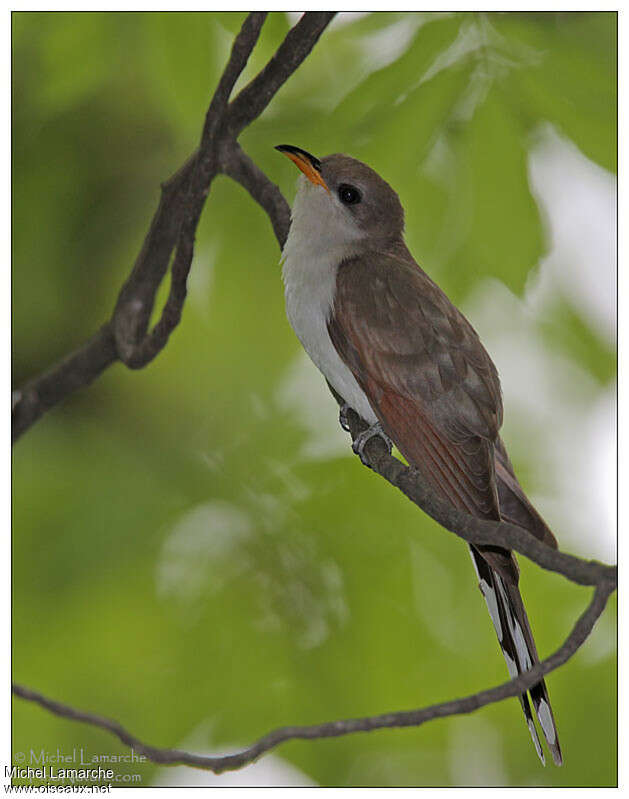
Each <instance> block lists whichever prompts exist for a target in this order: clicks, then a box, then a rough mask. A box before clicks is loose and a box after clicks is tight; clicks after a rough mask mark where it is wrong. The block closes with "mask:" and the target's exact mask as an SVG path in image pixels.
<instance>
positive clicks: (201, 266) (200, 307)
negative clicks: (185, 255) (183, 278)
mask: <svg viewBox="0 0 629 799" xmlns="http://www.w3.org/2000/svg"><path fill="white" fill-rule="evenodd" d="M217 251H218V244H217V242H213V243H212V242H209V243H208V244H207V245H206V246H205V247H203V249H202V250H199V251H198V252H196V251H195V254H194V257H193V260H192V267H191V268H190V274H189V275H188V299H189V301H190V302H191V303H192V305H194V306H195V309H196V310H197V311H199V312H200V313H201V314H204V315H205V317H206V318H209V313H210V303H211V297H212V289H213V287H214V270H215V266H216V255H217Z"/></svg>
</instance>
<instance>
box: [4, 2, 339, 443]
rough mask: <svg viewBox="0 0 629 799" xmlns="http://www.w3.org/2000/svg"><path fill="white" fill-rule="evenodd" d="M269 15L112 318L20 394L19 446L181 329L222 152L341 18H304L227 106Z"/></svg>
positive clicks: (226, 76) (239, 60)
mask: <svg viewBox="0 0 629 799" xmlns="http://www.w3.org/2000/svg"><path fill="white" fill-rule="evenodd" d="M265 16H266V13H264V12H253V13H251V14H249V15H248V16H247V18H246V19H245V22H244V23H243V25H242V28H241V30H240V32H239V33H238V35H237V37H236V39H235V40H234V44H233V46H232V50H231V54H230V57H229V60H228V63H227V65H226V67H225V69H224V71H223V74H222V76H221V79H220V80H219V84H218V87H217V89H216V91H215V92H214V95H213V97H212V101H211V103H210V106H209V108H208V112H207V114H206V117H205V123H204V127H203V134H202V136H201V145H200V147H199V150H197V151H196V152H195V153H194V154H193V155H192V156H191V157H190V158H189V159H188V160H187V161H186V163H185V164H184V165H183V166H182V167H181V168H180V169H179V170H178V171H177V172H176V173H175V174H174V175H173V176H172V177H171V178H170V179H169V180H168V181H166V182H165V183H164V184H163V185H162V195H161V198H160V201H159V205H158V207H157V210H156V212H155V214H154V216H153V219H152V221H151V225H150V228H149V231H148V233H147V235H146V237H145V239H144V243H143V245H142V249H141V250H140V253H139V255H138V257H137V259H136V262H135V264H134V266H133V269H132V271H131V274H130V275H129V277H128V279H127V280H126V282H125V283H124V285H123V286H122V289H121V290H120V294H119V296H118V299H117V301H116V305H115V308H114V311H113V313H112V317H111V319H110V320H109V321H108V322H106V323H105V324H104V325H103V326H102V327H101V329H100V330H99V332H98V333H97V334H96V335H95V336H94V337H93V338H91V339H90V340H89V341H88V342H86V343H85V344H84V345H83V346H81V347H80V348H79V349H77V350H76V351H75V352H74V353H72V354H70V355H68V356H67V357H66V358H64V359H63V360H62V361H60V362H59V363H57V364H55V365H54V366H53V367H52V368H51V369H49V370H48V371H47V372H46V373H45V374H43V375H40V376H38V377H35V378H33V379H32V380H30V381H29V382H28V383H27V384H26V385H25V386H23V387H22V388H21V389H18V390H17V391H15V392H14V395H13V396H14V401H13V409H12V439H13V441H16V440H17V439H18V438H19V437H20V436H21V435H22V433H24V432H25V431H26V430H28V428H29V427H30V426H31V425H32V424H34V422H36V421H37V420H38V419H39V418H40V417H41V416H42V415H43V414H44V413H45V412H46V411H48V410H50V409H51V408H52V407H54V406H55V405H56V404H57V403H59V402H61V401H62V400H64V399H65V398H66V397H67V396H68V395H69V394H71V393H73V392H74V391H76V390H77V389H79V388H81V387H83V386H86V385H88V384H89V383H91V382H92V381H93V380H94V379H95V378H96V377H98V375H99V374H101V373H102V372H103V371H104V370H105V369H106V368H107V367H108V366H110V365H111V364H112V363H114V362H115V361H117V360H120V361H122V362H123V363H124V364H125V365H126V366H128V367H129V368H134V369H137V368H140V367H142V366H145V365H146V364H147V363H149V362H150V361H151V360H152V359H153V358H154V357H155V356H156V355H157V354H158V353H159V352H160V351H161V350H162V349H163V347H164V345H165V344H166V342H167V341H168V337H169V336H170V334H171V332H172V331H173V330H174V328H175V327H176V326H177V324H178V323H179V320H180V318H181V313H182V309H183V303H184V301H185V297H186V282H187V276H188V272H189V270H190V264H191V261H192V254H193V249H194V236H195V233H196V228H197V225H198V221H199V218H200V215H201V211H202V210H203V205H204V203H205V200H206V198H207V194H208V192H209V188H210V184H211V182H212V180H213V178H214V177H215V176H216V174H218V172H219V171H220V168H221V162H222V156H221V152H222V151H223V149H225V150H226V151H233V150H234V148H235V147H236V141H235V139H236V137H237V136H238V134H239V133H240V132H241V131H242V130H243V128H244V127H245V126H246V125H248V124H249V123H250V122H252V121H253V120H254V119H255V118H256V117H257V116H259V115H260V114H261V113H262V111H263V110H264V109H265V108H266V106H267V105H268V103H269V102H270V101H271V99H272V98H273V96H274V95H275V94H276V92H277V91H278V90H279V89H280V87H281V86H282V84H283V83H284V82H285V81H286V79H287V78H288V77H290V75H291V74H292V73H293V72H294V71H295V70H296V69H297V68H298V67H299V65H300V64H301V63H302V62H303V60H304V59H305V58H306V56H307V55H308V54H309V53H310V51H311V50H312V48H313V47H314V45H315V44H316V42H317V41H318V39H319V37H320V36H321V33H322V32H323V30H324V29H325V28H326V26H327V25H328V24H329V22H330V20H331V19H332V17H333V16H334V12H312V13H307V14H304V16H303V17H302V18H301V19H300V20H299V22H298V23H297V24H296V25H295V26H294V27H293V28H292V29H291V30H290V31H289V32H288V34H287V36H286V38H285V39H284V41H283V42H282V44H281V45H280V47H279V48H278V50H277V52H276V53H275V55H274V56H273V57H272V58H271V60H270V61H269V63H268V64H267V65H266V66H265V67H264V69H262V71H261V72H260V73H259V74H258V75H257V76H256V77H255V78H254V79H253V80H252V81H251V82H250V83H249V84H248V86H246V87H245V88H244V89H243V90H242V92H240V94H239V95H238V96H237V97H236V98H235V100H234V101H233V102H232V103H231V104H228V102H229V96H230V94H231V92H232V90H233V87H234V85H235V83H236V81H237V79H238V77H239V75H240V74H241V73H242V70H243V69H244V67H245V65H246V63H247V59H248V58H249V55H250V53H251V51H252V50H253V47H254V46H255V44H256V41H257V39H258V36H259V34H260V29H261V27H262V24H263V22H264V18H265ZM254 94H255V95H256V96H255V97H254ZM245 166H248V168H247V169H245ZM253 166H255V165H253ZM239 168H240V169H241V171H242V170H244V171H243V180H249V179H250V175H251V173H252V162H251V163H250V164H249V165H247V164H246V156H244V154H243V162H242V164H241V165H240V167H239ZM253 173H254V174H255V170H253ZM263 194H264V192H263ZM261 196H262V195H261ZM282 200H283V198H282ZM284 202H285V201H284ZM275 203H276V216H277V219H278V220H279V219H280V217H281V216H282V214H283V217H284V219H285V220H286V219H288V217H287V215H286V210H282V203H281V202H278V201H277V197H275ZM278 224H279V223H278ZM282 224H284V223H282ZM278 230H280V228H278ZM175 247H176V248H177V253H176V257H175V259H174V262H173V265H172V277H171V286H170V293H169V296H168V299H167V301H166V303H165V305H164V308H163V310H162V313H161V316H160V319H159V321H158V322H157V324H156V325H155V327H154V328H153V330H151V331H148V325H149V320H150V318H151V313H152V310H153V306H154V304H155V297H156V295H157V291H158V289H159V286H160V284H161V282H162V280H163V279H164V276H165V275H166V272H167V271H168V267H169V264H170V261H171V257H172V253H173V250H175Z"/></svg>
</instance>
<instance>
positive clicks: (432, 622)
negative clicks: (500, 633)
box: [409, 540, 465, 657]
mask: <svg viewBox="0 0 629 799" xmlns="http://www.w3.org/2000/svg"><path fill="white" fill-rule="evenodd" d="M409 547H410V554H411V569H412V572H411V577H412V581H413V582H412V586H413V600H414V604H415V611H416V613H417V615H418V616H419V617H420V618H421V620H422V622H423V623H424V625H425V626H426V629H427V630H428V631H429V633H430V634H431V635H432V636H433V637H434V638H435V640H437V641H438V642H439V644H441V645H442V646H444V647H446V648H448V649H450V650H451V651H452V652H455V653H456V655H457V657H459V656H460V654H461V640H462V638H464V637H465V634H464V632H463V631H462V630H461V624H462V621H461V617H460V615H459V614H458V613H457V607H456V603H455V592H454V578H453V576H452V572H451V571H450V570H449V569H447V568H446V567H445V566H444V565H443V563H442V562H441V561H440V560H439V559H438V558H436V557H435V556H434V555H433V554H432V553H431V552H429V551H428V550H427V549H424V548H423V547H421V546H420V545H419V544H418V543H417V541H415V540H409ZM437 586H438V588H437ZM436 590H437V591H438V593H437V594H435V591H436Z"/></svg>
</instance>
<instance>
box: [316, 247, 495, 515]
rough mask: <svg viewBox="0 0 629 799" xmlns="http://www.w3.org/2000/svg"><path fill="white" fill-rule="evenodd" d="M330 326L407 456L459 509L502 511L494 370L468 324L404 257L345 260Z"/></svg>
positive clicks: (381, 418) (379, 255)
mask: <svg viewBox="0 0 629 799" xmlns="http://www.w3.org/2000/svg"><path fill="white" fill-rule="evenodd" d="M328 330H329V333H330V337H331V339H332V342H333V344H334V346H335V347H336V349H337V351H338V352H339V354H340V356H341V358H342V359H343V360H344V361H345V363H347V365H348V366H349V368H350V369H351V370H352V372H353V374H354V376H355V377H356V379H357V381H358V383H359V384H360V386H361V388H362V389H363V391H364V392H365V393H366V394H367V397H368V398H369V401H370V403H371V406H372V407H373V409H374V412H375V413H376V415H377V416H378V419H379V421H380V423H381V424H382V426H383V428H384V430H385V431H386V433H387V434H388V435H389V436H390V437H391V439H392V440H393V441H394V442H395V444H396V446H397V447H398V449H399V450H400V451H401V452H402V453H403V455H404V456H405V457H406V459H407V460H408V461H409V463H411V464H412V465H413V466H414V467H415V468H417V469H418V470H419V471H420V472H421V473H422V475H423V476H424V478H425V479H426V480H428V481H429V482H430V483H431V484H432V486H433V487H434V488H435V489H436V490H437V492H438V493H439V494H440V495H441V496H442V497H444V498H445V499H447V500H449V501H450V502H451V503H452V504H453V505H455V506H456V507H457V508H460V509H462V510H467V511H468V512H469V513H472V514H474V515H475V516H480V517H483V518H492V519H498V518H500V513H499V506H498V497H497V491H496V481H495V474H494V442H495V440H496V438H497V436H498V430H499V428H500V425H501V423H502V400H501V394H500V384H499V381H498V375H497V372H496V369H495V367H494V365H493V363H492V361H491V359H490V358H489V356H488V354H487V353H486V351H485V349H484V348H483V346H482V344H481V343H480V340H479V338H478V336H477V334H476V332H475V331H474V329H473V328H472V326H471V325H470V324H469V322H467V320H466V319H465V318H464V316H463V315H462V314H461V313H460V312H459V311H458V310H457V309H456V308H455V307H454V306H453V305H452V303H451V302H450V301H449V300H448V298H447V297H446V295H445V294H444V293H443V292H442V291H441V289H439V287H438V286H436V285H435V284H434V283H433V282H432V281H431V280H430V278H429V277H428V276H427V275H426V274H425V273H424V272H423V271H422V270H421V269H420V268H419V267H418V266H417V264H416V263H415V262H414V261H413V259H412V257H411V256H410V254H406V255H405V254H404V253H402V255H401V256H400V255H397V254H394V253H373V254H369V255H367V256H360V257H356V258H353V259H350V260H348V261H345V262H344V263H343V264H342V265H341V267H340V269H339V272H338V277H337V290H336V299H335V304H334V310H333V314H332V316H331V318H330V321H329V323H328Z"/></svg>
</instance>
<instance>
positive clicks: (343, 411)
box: [339, 402, 351, 433]
mask: <svg viewBox="0 0 629 799" xmlns="http://www.w3.org/2000/svg"><path fill="white" fill-rule="evenodd" d="M350 410H351V408H350V407H349V405H348V404H347V403H346V402H344V403H343V404H342V405H341V408H340V410H339V424H340V425H341V427H342V428H343V430H345V432H346V433H349V420H348V418H347V414H348V413H349V412H350Z"/></svg>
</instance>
